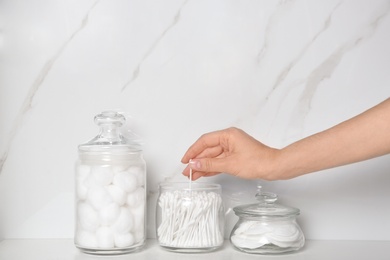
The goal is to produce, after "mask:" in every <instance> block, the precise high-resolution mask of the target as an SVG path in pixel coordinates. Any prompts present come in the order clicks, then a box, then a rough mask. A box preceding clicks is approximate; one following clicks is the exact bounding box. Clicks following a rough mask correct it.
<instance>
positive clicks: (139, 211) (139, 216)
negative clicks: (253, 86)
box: [130, 201, 145, 232]
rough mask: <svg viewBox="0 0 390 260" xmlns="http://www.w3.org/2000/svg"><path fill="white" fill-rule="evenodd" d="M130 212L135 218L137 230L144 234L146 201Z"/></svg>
mask: <svg viewBox="0 0 390 260" xmlns="http://www.w3.org/2000/svg"><path fill="white" fill-rule="evenodd" d="M130 212H131V215H132V216H133V218H134V227H135V229H138V230H140V231H142V232H143V231H144V226H145V201H143V202H141V203H140V204H139V205H138V206H137V207H135V208H130Z"/></svg>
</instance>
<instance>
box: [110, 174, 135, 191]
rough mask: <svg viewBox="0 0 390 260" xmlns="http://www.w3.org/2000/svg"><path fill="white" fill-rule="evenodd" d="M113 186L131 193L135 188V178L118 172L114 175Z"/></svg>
mask: <svg viewBox="0 0 390 260" xmlns="http://www.w3.org/2000/svg"><path fill="white" fill-rule="evenodd" d="M113 184H114V185H116V186H118V187H120V188H121V189H123V190H124V191H126V192H132V191H134V190H135V189H136V188H137V178H136V177H135V176H134V175H132V174H131V173H129V172H127V171H126V172H118V173H116V174H115V175H114V180H113Z"/></svg>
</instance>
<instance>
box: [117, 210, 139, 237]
mask: <svg viewBox="0 0 390 260" xmlns="http://www.w3.org/2000/svg"><path fill="white" fill-rule="evenodd" d="M133 227H134V220H133V216H132V215H131V212H130V210H129V209H128V208H127V207H121V208H120V213H119V217H118V219H117V220H116V222H115V223H114V224H113V228H114V230H115V231H116V232H117V233H127V232H129V231H130V230H131V229H133Z"/></svg>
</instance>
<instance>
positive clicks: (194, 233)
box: [156, 182, 224, 253]
mask: <svg viewBox="0 0 390 260" xmlns="http://www.w3.org/2000/svg"><path fill="white" fill-rule="evenodd" d="M156 227H157V230H156V231H157V240H158V243H159V245H160V246H161V247H162V248H164V249H166V250H168V251H174V252H183V253H201V252H209V251H213V250H216V249H218V248H219V247H221V246H222V244H223V239H224V209H223V203H222V197H221V186H220V185H219V184H212V183H192V184H191V182H190V183H186V182H180V183H162V184H160V185H159V197H158V201H157V208H156Z"/></svg>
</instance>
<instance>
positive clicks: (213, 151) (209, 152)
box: [194, 146, 224, 159]
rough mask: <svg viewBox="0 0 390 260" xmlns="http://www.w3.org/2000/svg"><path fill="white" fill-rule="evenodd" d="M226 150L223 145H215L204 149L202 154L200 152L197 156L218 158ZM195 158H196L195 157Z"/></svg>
mask: <svg viewBox="0 0 390 260" xmlns="http://www.w3.org/2000/svg"><path fill="white" fill-rule="evenodd" d="M223 152H224V150H223V148H222V147H221V146H215V147H211V148H207V149H205V150H203V151H202V152H201V153H200V154H198V155H197V156H196V157H195V158H216V157H218V156H220V155H221V154H223ZM195 158H194V159H195Z"/></svg>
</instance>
